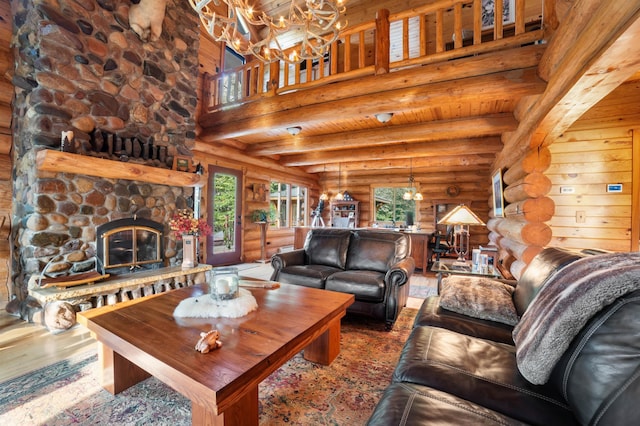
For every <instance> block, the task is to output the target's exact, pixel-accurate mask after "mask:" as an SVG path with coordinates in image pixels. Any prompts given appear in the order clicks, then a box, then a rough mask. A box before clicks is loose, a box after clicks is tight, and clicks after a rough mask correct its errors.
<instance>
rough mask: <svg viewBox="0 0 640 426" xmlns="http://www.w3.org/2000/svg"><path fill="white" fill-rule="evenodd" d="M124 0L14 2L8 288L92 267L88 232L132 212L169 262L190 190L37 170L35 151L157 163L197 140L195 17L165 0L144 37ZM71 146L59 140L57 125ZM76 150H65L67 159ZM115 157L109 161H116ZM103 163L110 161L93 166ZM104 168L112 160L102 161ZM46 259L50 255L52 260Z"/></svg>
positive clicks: (175, 257)
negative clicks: (158, 25)
mask: <svg viewBox="0 0 640 426" xmlns="http://www.w3.org/2000/svg"><path fill="white" fill-rule="evenodd" d="M129 6H130V1H129V0H56V1H54V0H26V1H18V0H12V1H11V7H12V16H13V18H14V22H13V24H14V25H13V26H14V45H13V48H14V57H15V58H16V70H15V76H14V86H15V88H16V94H15V100H14V107H13V111H14V115H13V143H14V145H13V153H12V154H13V156H14V158H13V160H14V161H13V164H14V170H13V174H14V188H13V191H14V200H13V212H12V215H13V223H14V224H15V225H14V227H13V229H12V265H11V273H12V282H13V289H12V292H13V294H15V295H16V296H17V297H18V298H19V299H21V300H22V299H25V298H26V296H27V293H28V282H29V281H30V279H31V278H32V277H37V276H40V275H41V274H42V271H43V269H44V267H45V266H46V265H48V266H47V271H46V272H47V274H50V275H51V276H57V275H58V276H64V275H73V274H77V273H82V272H86V271H90V270H94V269H95V268H96V255H97V254H98V253H97V252H98V247H97V245H96V241H97V228H98V227H100V226H102V225H104V224H106V223H109V222H112V221H117V220H120V219H131V218H134V217H135V218H137V219H138V220H144V221H147V220H148V221H153V222H156V223H159V224H161V226H163V227H164V229H163V230H162V231H163V232H162V233H161V234H160V235H161V237H158V238H161V240H160V241H158V244H159V245H158V247H159V250H161V251H162V253H161V259H162V261H161V262H162V263H163V264H164V265H165V266H171V265H175V264H178V263H179V256H180V244H179V242H177V241H176V239H175V237H174V236H173V235H172V234H171V232H169V229H168V225H167V224H168V222H169V219H170V218H171V216H172V215H173V214H174V212H175V211H176V210H178V209H184V208H189V207H191V206H192V203H193V192H194V190H193V187H189V186H172V185H171V184H166V185H165V184H158V183H154V182H149V181H145V176H144V174H142V175H140V176H134V175H132V176H122V178H104V177H100V176H101V174H100V173H96V170H93V169H95V166H93V164H95V163H91V164H92V166H87V167H86V174H85V173H65V172H56V171H50V170H48V171H43V170H39V169H38V167H39V166H38V162H37V156H38V153H39V152H40V151H43V150H55V151H63V150H64V151H73V152H75V154H79V155H81V157H79V158H80V160H79V161H78V162H79V163H82V158H87V159H88V158H99V159H103V160H108V161H111V162H119V163H122V162H126V163H128V164H134V165H143V166H146V167H149V166H150V167H154V168H158V169H171V168H172V165H173V158H174V157H175V156H176V155H181V156H190V155H191V149H192V147H193V145H194V143H195V108H196V105H197V97H196V81H197V76H198V49H199V21H198V19H197V17H196V15H195V14H194V13H193V12H192V10H191V8H190V6H189V3H188V2H186V1H182V0H168V1H167V9H166V15H165V19H164V21H163V33H162V36H161V37H160V39H159V40H157V41H154V42H148V43H144V42H142V41H141V40H140V39H139V38H138V36H137V35H136V34H135V33H134V32H133V31H132V30H131V29H130V28H129V23H128V10H129ZM68 131H72V132H73V133H74V137H75V140H74V143H73V144H72V145H71V146H68V145H65V147H64V149H63V147H62V146H61V134H62V132H68ZM74 158H75V157H74ZM119 163H117V164H119ZM101 164H104V166H100V167H106V168H108V167H109V163H108V162H107V163H101ZM111 164H114V163H111ZM52 259H53V261H52Z"/></svg>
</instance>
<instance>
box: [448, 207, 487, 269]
mask: <svg viewBox="0 0 640 426" xmlns="http://www.w3.org/2000/svg"><path fill="white" fill-rule="evenodd" d="M438 225H452V226H453V227H454V228H453V231H454V234H455V241H454V244H453V248H454V250H455V251H456V254H457V255H458V259H457V262H461V263H466V259H465V256H466V254H467V253H469V226H472V225H476V226H477V225H484V222H483V221H482V220H480V218H479V217H478V216H477V215H476V214H475V213H474V212H472V211H471V209H469V207H467V206H465V205H464V204H460V205H459V206H457V207H456V208H455V209H453V210H451V211H450V212H449V213H447V214H446V215H445V217H443V218H442V219H440V221H438Z"/></svg>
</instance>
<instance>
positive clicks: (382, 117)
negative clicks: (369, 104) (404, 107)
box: [376, 112, 393, 123]
mask: <svg viewBox="0 0 640 426" xmlns="http://www.w3.org/2000/svg"><path fill="white" fill-rule="evenodd" d="M391 118H393V113H392V112H381V113H378V114H376V120H378V121H379V122H381V123H386V122H387V121H389V120H391Z"/></svg>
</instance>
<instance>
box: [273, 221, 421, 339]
mask: <svg viewBox="0 0 640 426" xmlns="http://www.w3.org/2000/svg"><path fill="white" fill-rule="evenodd" d="M410 241H411V240H410V239H409V237H408V236H407V235H405V234H403V233H400V232H393V231H384V230H368V229H356V230H353V229H337V228H314V229H311V230H310V231H309V232H308V234H307V237H306V240H305V243H304V248H302V249H298V250H293V251H290V252H285V253H279V254H276V255H274V256H273V257H272V258H271V265H272V266H273V271H274V272H273V275H272V277H271V279H272V280H274V281H279V282H281V283H286V284H297V285H303V286H306V287H315V288H322V289H326V290H332V291H339V292H343V293H351V294H353V295H355V299H356V300H355V302H354V303H353V305H351V306H350V307H349V308H348V310H347V312H350V313H357V314H364V315H368V316H371V317H373V318H376V319H381V320H384V321H385V324H386V327H387V329H391V328H392V327H393V324H394V323H395V321H396V319H397V318H398V315H399V313H400V311H401V310H402V308H403V307H404V306H405V305H406V304H407V297H408V296H409V284H408V283H409V278H411V275H412V274H413V270H414V269H415V262H414V260H413V258H412V257H410V255H409V253H410V252H411V247H410V244H411V242H410Z"/></svg>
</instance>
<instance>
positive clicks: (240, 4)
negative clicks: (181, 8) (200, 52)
mask: <svg viewBox="0 0 640 426" xmlns="http://www.w3.org/2000/svg"><path fill="white" fill-rule="evenodd" d="M344 1H345V0H305V4H306V9H303V8H302V7H300V6H298V5H296V4H295V0H291V5H290V6H289V16H288V17H284V16H280V17H279V18H274V17H272V16H269V15H267V14H266V13H265V12H261V11H256V10H254V9H253V7H252V6H250V5H249V2H248V1H247V0H189V3H190V4H191V7H192V8H193V9H194V10H195V11H196V12H197V13H198V15H199V16H200V20H201V21H202V24H203V25H204V26H205V28H206V29H207V32H208V33H209V34H210V35H211V36H212V37H213V39H214V40H215V41H221V42H224V43H226V44H227V45H228V46H229V47H230V48H232V49H233V50H235V51H236V52H237V53H239V54H241V55H244V56H246V55H253V56H255V57H256V58H258V59H260V60H261V61H263V62H267V63H268V62H273V61H284V62H287V63H298V62H302V61H304V60H307V59H315V58H319V57H322V56H323V55H324V54H325V53H326V52H327V51H328V49H329V46H330V45H331V43H333V42H334V41H336V39H337V38H338V35H339V32H340V30H341V29H343V28H344V26H345V25H346V24H345V23H343V22H341V21H340V15H341V14H343V13H344V12H345V10H346V8H345V7H344V4H343V3H344ZM211 3H213V5H211ZM222 3H226V4H227V6H228V7H229V12H230V13H229V14H228V16H225V15H220V14H219V13H217V12H216V11H215V9H214V7H213V6H220V5H221V4H222ZM240 20H242V21H243V22H244V23H246V24H247V25H250V26H252V27H254V28H255V29H256V31H255V33H257V32H258V30H259V29H260V27H264V28H265V31H266V36H265V37H264V38H263V39H262V40H259V41H255V42H254V41H251V40H248V39H246V38H245V37H244V36H243V34H242V32H241V31H240V29H239V28H238V25H241V24H240V22H239V21H240ZM249 32H250V33H252V32H251V31H249ZM291 32H295V33H296V34H297V35H298V36H299V37H300V38H301V40H302V41H301V43H300V45H299V46H298V47H296V48H294V49H287V50H285V49H286V47H284V48H283V46H282V45H281V41H280V37H281V36H283V35H284V34H287V33H291Z"/></svg>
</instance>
